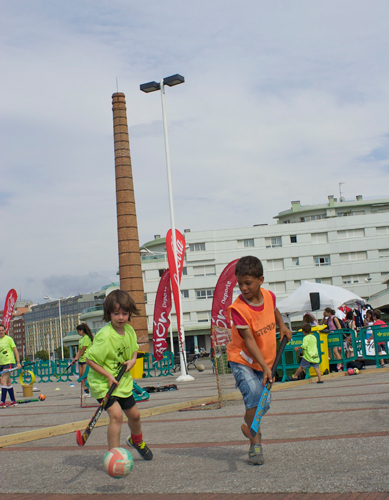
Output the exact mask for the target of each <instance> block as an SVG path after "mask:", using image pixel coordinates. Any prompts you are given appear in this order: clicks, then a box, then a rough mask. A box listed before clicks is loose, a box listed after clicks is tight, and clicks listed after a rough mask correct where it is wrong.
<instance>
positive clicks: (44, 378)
mask: <svg viewBox="0 0 389 500" xmlns="http://www.w3.org/2000/svg"><path fill="white" fill-rule="evenodd" d="M54 374H55V363H54V361H41V362H40V363H39V364H38V369H37V372H36V375H37V376H38V377H39V380H38V381H37V382H44V383H46V382H52V380H51V377H54V380H55V375H54Z"/></svg>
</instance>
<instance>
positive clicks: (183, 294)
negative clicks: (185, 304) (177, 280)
mask: <svg viewBox="0 0 389 500" xmlns="http://www.w3.org/2000/svg"><path fill="white" fill-rule="evenodd" d="M181 297H182V298H183V299H189V290H181Z"/></svg>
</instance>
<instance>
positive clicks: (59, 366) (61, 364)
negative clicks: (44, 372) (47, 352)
mask: <svg viewBox="0 0 389 500" xmlns="http://www.w3.org/2000/svg"><path fill="white" fill-rule="evenodd" d="M71 362H72V360H71V359H64V360H62V359H61V360H59V361H57V363H56V364H55V363H54V373H53V375H54V376H56V375H57V376H58V375H61V373H63V372H64V371H65V370H66V368H67V367H68V366H69V364H70V363H71ZM75 373H76V363H74V365H72V366H71V367H70V368H69V370H68V371H66V372H65V373H64V374H63V375H62V376H61V377H60V378H59V379H57V377H56V380H58V381H59V382H68V381H69V380H70V377H71V376H72V375H74V374H75Z"/></svg>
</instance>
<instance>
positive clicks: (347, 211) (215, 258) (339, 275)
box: [141, 196, 389, 350]
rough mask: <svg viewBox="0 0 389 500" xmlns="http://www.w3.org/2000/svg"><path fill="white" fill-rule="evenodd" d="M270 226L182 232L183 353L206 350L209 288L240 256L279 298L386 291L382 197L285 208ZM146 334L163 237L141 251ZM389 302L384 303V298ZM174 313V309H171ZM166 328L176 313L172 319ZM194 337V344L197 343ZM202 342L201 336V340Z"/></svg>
mask: <svg viewBox="0 0 389 500" xmlns="http://www.w3.org/2000/svg"><path fill="white" fill-rule="evenodd" d="M274 218H275V219H276V220H277V223H276V224H274V225H267V224H258V225H255V226H253V227H245V228H237V229H224V230H213V231H193V232H192V231H190V230H188V229H187V230H184V236H185V240H186V244H187V249H186V255H185V261H184V272H183V276H182V281H181V294H182V308H183V315H184V327H185V332H186V336H187V340H188V337H189V338H190V337H194V340H192V341H189V346H188V342H187V349H188V350H191V345H192V344H193V343H196V344H197V345H199V346H203V345H204V346H205V347H209V339H207V341H206V342H205V337H204V336H206V337H208V335H209V329H210V315H211V307H212V297H213V291H214V288H215V285H216V282H217V280H218V277H219V276H220V273H221V272H222V271H223V269H224V267H225V266H226V265H227V264H228V263H229V262H231V261H232V260H234V259H237V258H239V257H242V256H244V255H255V256H256V257H258V258H259V259H261V261H262V262H263V265H264V276H265V282H264V287H265V288H268V289H269V290H272V291H273V292H274V293H275V294H276V297H277V300H281V299H283V298H285V297H287V296H288V295H289V294H290V293H292V292H293V291H294V290H295V289H296V288H298V287H299V286H300V284H301V282H302V281H304V280H307V281H316V282H318V283H324V284H330V285H337V286H341V287H343V288H347V289H349V290H351V291H353V292H354V293H356V294H357V295H359V296H361V297H363V298H368V297H370V296H372V295H373V294H375V293H377V292H380V291H383V290H384V289H386V288H387V283H386V281H387V280H388V278H389V198H385V199H380V200H369V201H367V200H363V199H362V196H357V197H356V200H355V201H345V200H344V199H343V198H341V201H338V200H337V199H336V198H334V197H333V196H329V197H328V203H326V204H322V205H310V206H303V205H301V204H300V202H299V201H293V202H292V206H291V209H289V210H286V211H284V212H280V213H279V214H278V215H276V216H275V217H274ZM141 255H142V271H143V282H144V290H145V299H146V311H147V316H148V327H149V333H150V334H151V332H152V321H153V313H154V301H155V296H156V291H157V288H158V284H159V280H160V276H161V275H162V274H163V271H164V270H165V269H167V267H168V265H167V258H166V245H165V238H161V237H159V236H156V237H155V239H154V240H152V241H150V242H148V243H146V244H144V245H143V246H142V247H141ZM234 292H235V295H236V294H238V290H235V291H234ZM388 302H389V299H388ZM173 311H174V309H173ZM172 324H173V331H174V329H175V327H176V316H175V314H174V313H173V314H172ZM199 337H200V338H201V339H199ZM203 337H204V338H203Z"/></svg>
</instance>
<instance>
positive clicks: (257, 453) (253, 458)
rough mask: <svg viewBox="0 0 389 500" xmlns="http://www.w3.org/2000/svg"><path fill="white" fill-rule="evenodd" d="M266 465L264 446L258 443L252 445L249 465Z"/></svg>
mask: <svg viewBox="0 0 389 500" xmlns="http://www.w3.org/2000/svg"><path fill="white" fill-rule="evenodd" d="M264 463H265V459H264V458H263V451H262V446H261V445H260V444H258V443H255V444H253V445H251V446H250V449H249V465H262V464H264Z"/></svg>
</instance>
